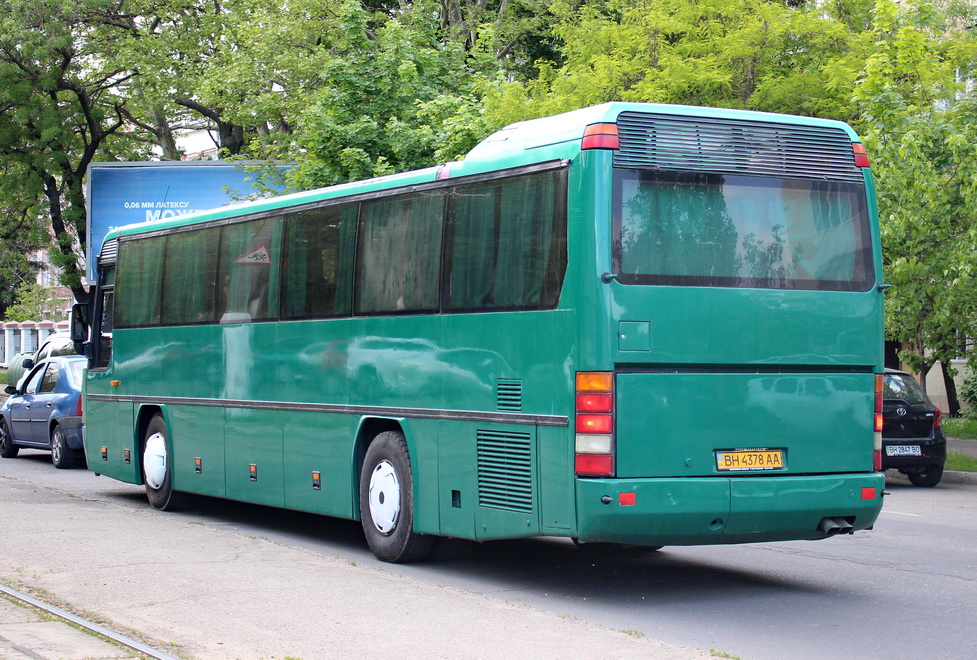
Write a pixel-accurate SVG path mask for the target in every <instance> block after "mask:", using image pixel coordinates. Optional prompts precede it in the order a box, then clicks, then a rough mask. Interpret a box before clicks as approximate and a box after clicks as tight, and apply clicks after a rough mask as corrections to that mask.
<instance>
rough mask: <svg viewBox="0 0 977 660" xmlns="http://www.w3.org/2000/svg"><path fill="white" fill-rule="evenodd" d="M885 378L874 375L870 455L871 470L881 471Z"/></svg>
mask: <svg viewBox="0 0 977 660" xmlns="http://www.w3.org/2000/svg"><path fill="white" fill-rule="evenodd" d="M884 385H885V376H883V375H882V374H875V435H874V439H875V447H874V451H873V453H872V469H873V470H882V424H883V422H882V388H883V387H884Z"/></svg>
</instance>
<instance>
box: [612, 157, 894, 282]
mask: <svg viewBox="0 0 977 660" xmlns="http://www.w3.org/2000/svg"><path fill="white" fill-rule="evenodd" d="M614 262H615V263H614V267H615V272H617V273H619V276H618V280H619V281H620V282H621V283H622V284H658V285H675V286H719V287H754V288H769V289H821V290H834V291H867V290H868V289H870V288H871V287H872V285H873V283H874V279H875V277H874V271H873V267H872V242H871V235H870V233H869V217H868V207H867V203H866V195H865V188H864V186H863V185H861V184H857V183H851V182H844V181H823V180H809V179H788V178H778V177H773V176H746V175H729V174H726V175H722V174H711V173H702V172H661V171H648V170H625V169H617V170H615V177H614Z"/></svg>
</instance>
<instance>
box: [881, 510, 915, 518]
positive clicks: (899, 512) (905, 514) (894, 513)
mask: <svg viewBox="0 0 977 660" xmlns="http://www.w3.org/2000/svg"><path fill="white" fill-rule="evenodd" d="M882 513H891V514H892V515H895V516H912V517H913V518H919V517H921V516H922V515H923V514H921V513H906V512H905V511H889V510H888V509H882Z"/></svg>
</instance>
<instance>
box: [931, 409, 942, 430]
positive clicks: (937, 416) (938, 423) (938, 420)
mask: <svg viewBox="0 0 977 660" xmlns="http://www.w3.org/2000/svg"><path fill="white" fill-rule="evenodd" d="M942 426H943V411H942V410H940V409H939V408H937V409H936V413H934V415H933V428H934V429H938V428H941V427H942Z"/></svg>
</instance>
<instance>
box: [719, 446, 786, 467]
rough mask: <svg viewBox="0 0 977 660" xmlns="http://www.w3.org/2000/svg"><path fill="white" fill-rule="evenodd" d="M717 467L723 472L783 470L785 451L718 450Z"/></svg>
mask: <svg viewBox="0 0 977 660" xmlns="http://www.w3.org/2000/svg"><path fill="white" fill-rule="evenodd" d="M716 468H717V469H719V470H721V471H723V472H727V471H729V472H733V471H738V470H782V469H784V452H783V451H781V450H780V449H751V450H745V451H717V452H716Z"/></svg>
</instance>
